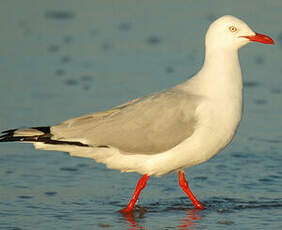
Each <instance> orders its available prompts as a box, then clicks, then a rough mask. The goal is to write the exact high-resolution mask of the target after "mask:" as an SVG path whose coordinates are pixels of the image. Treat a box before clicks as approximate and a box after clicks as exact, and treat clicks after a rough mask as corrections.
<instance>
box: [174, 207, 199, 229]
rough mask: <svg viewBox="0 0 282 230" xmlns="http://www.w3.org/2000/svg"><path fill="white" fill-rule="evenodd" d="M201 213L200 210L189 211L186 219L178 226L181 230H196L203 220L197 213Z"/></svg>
mask: <svg viewBox="0 0 282 230" xmlns="http://www.w3.org/2000/svg"><path fill="white" fill-rule="evenodd" d="M199 211H201V210H198V209H191V210H188V211H187V213H186V217H185V218H184V219H182V220H180V224H179V225H178V226H177V227H178V229H179V230H184V229H187V230H188V229H194V228H195V227H196V226H197V222H198V221H199V220H200V219H201V216H199V215H198V214H197V213H198V212H199Z"/></svg>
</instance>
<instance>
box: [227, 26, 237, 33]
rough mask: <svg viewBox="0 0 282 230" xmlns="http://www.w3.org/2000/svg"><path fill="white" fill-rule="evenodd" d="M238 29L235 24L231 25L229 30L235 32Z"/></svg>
mask: <svg viewBox="0 0 282 230" xmlns="http://www.w3.org/2000/svg"><path fill="white" fill-rule="evenodd" d="M237 30H238V29H237V28H236V27H235V26H229V31H230V32H232V33H234V32H236V31H237Z"/></svg>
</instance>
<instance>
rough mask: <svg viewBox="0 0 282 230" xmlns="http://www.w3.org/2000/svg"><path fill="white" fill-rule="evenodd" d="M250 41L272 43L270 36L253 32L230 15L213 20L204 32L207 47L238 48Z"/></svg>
mask: <svg viewBox="0 0 282 230" xmlns="http://www.w3.org/2000/svg"><path fill="white" fill-rule="evenodd" d="M250 41H255V42H260V43H265V44H274V41H273V40H272V39H271V38H270V37H268V36H266V35H263V34H258V33H255V32H254V31H253V30H252V29H251V28H250V27H249V26H248V25H247V24H246V23H245V22H243V21H242V20H240V19H238V18H236V17H233V16H231V15H225V16H223V17H220V18H219V19H217V20H216V21H214V22H213V23H212V24H211V25H210V27H209V29H208V31H207V34H206V48H207V49H218V48H219V49H232V50H238V49H239V48H240V47H242V46H244V45H246V44H248V43H249V42H250Z"/></svg>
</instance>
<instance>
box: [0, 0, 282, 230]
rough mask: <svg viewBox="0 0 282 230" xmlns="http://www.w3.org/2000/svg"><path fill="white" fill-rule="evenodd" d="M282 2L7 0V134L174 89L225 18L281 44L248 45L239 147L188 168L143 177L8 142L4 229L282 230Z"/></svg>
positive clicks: (1, 151)
mask: <svg viewBox="0 0 282 230" xmlns="http://www.w3.org/2000/svg"><path fill="white" fill-rule="evenodd" d="M281 10H282V3H281V2H280V1H268V2H267V5H266V3H265V1H256V4H255V5H254V4H253V1H236V3H235V1H210V2H209V3H207V2H202V1H198V2H193V4H192V3H191V2H188V1H180V0H177V1H166V0H164V1H149V0H148V1H147V0H146V1H132V0H131V1H129V0H128V1H127V0H123V1H110V0H109V1H90V0H89V1H80V2H78V1H74V0H73V1H70V0H68V1H60V2H58V1H55V0H51V1H31V0H26V1H17V0H11V1H6V3H5V4H2V5H1V8H0V28H1V36H0V42H1V46H0V74H1V84H0V106H1V110H0V130H5V129H9V128H17V127H29V126H38V125H48V124H54V123H58V122H60V121H62V120H65V119H67V118H70V117H74V116H79V115H82V114H85V113H89V112H94V111H98V110H101V109H108V108H110V107H112V106H114V105H118V104H119V103H122V102H124V101H126V100H129V99H132V98H135V97H139V96H143V95H145V94H147V93H150V92H154V91H158V90H161V89H165V88H168V87H171V86H173V85H175V84H178V83H179V82H181V81H183V80H184V79H186V78H187V77H189V76H191V75H192V74H193V73H195V72H196V71H197V70H198V69H199V68H200V66H201V64H202V61H203V52H204V50H203V42H204V33H205V30H206V29H207V27H208V24H209V23H210V22H211V21H212V20H214V18H217V17H219V16H222V15H224V14H232V15H234V16H238V17H241V18H242V19H244V20H245V21H246V22H247V23H248V24H249V25H250V26H251V27H252V28H253V29H254V30H255V31H257V32H261V33H266V34H268V35H269V36H271V37H272V38H273V39H274V40H275V42H276V45H275V46H266V45H260V44H250V45H249V46H248V47H245V48H243V49H242V50H241V51H240V57H241V64H242V69H243V73H244V83H245V91H244V92H245V95H244V97H245V104H244V118H243V121H242V123H241V125H240V128H239V131H238V133H237V135H236V137H235V139H234V140H233V142H232V144H231V145H229V146H228V147H227V148H226V149H225V150H223V151H222V152H221V153H220V154H219V155H217V156H216V157H214V158H213V159H211V160H210V161H208V162H206V163H204V164H201V165H198V166H195V167H193V168H189V169H187V170H186V174H187V177H188V181H189V183H190V187H191V189H192V191H193V192H194V193H195V195H196V196H197V198H198V199H199V200H200V201H201V202H202V203H203V204H204V205H205V206H206V209H205V210H203V211H197V210H194V208H193V206H192V204H191V202H190V201H189V200H188V198H187V197H186V195H185V194H184V193H183V192H182V191H181V189H180V188H179V186H178V182H177V176H176V174H171V175H167V176H165V177H161V178H150V179H149V181H148V183H147V187H146V188H145V189H144V190H143V191H142V194H141V196H140V200H139V202H138V206H137V208H136V211H135V212H134V213H133V215H129V216H124V215H122V214H120V213H119V212H117V210H119V209H121V208H122V207H124V206H125V205H126V204H127V202H128V200H129V199H130V195H131V194H132V192H133V190H134V187H135V185H136V183H137V181H138V179H139V178H140V175H137V174H134V173H132V174H121V173H119V172H117V171H113V170H108V169H106V168H105V167H104V166H103V165H100V164H97V163H95V162H94V161H92V160H89V159H81V158H74V157H73V158H71V157H69V156H68V155H67V154H64V153H60V152H45V151H38V150H34V149H33V147H32V146H31V145H28V144H17V143H2V144H1V145H0V229H51V228H52V229H54V230H55V229H142V228H144V229H281V227H282V221H281V216H282V195H281V188H282V168H281V163H282V152H281V147H282V135H281V118H282V117H281V112H282V109H281V108H282V100H281V97H282V87H281V73H282V69H281V60H282V53H281V51H282V35H281V34H282V29H281V28H282V27H281V21H282V14H281Z"/></svg>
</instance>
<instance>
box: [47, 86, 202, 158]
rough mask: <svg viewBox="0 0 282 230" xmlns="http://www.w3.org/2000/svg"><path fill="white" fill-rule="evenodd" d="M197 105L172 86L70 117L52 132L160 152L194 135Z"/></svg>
mask: <svg viewBox="0 0 282 230" xmlns="http://www.w3.org/2000/svg"><path fill="white" fill-rule="evenodd" d="M197 105H198V98H197V97H196V96H191V95H187V94H186V93H185V92H183V91H181V90H176V89H172V90H168V91H164V92H161V93H158V94H154V95H151V96H149V97H146V98H143V99H136V100H133V101H130V102H128V103H126V104H123V105H121V106H118V107H115V108H113V109H112V110H109V111H105V112H101V113H95V114H92V115H88V116H83V117H80V118H76V119H72V120H68V121H66V122H64V123H62V124H61V125H58V126H55V127H52V133H53V135H54V138H56V139H60V140H68V141H80V142H82V143H85V144H88V145H92V146H114V147H116V148H119V149H120V150H121V151H122V152H125V153H134V154H138V153H142V154H154V153H160V152H163V151H166V150H169V149H170V148H172V147H174V146H176V145H177V144H179V143H180V142H182V141H183V140H185V139H187V138H188V137H189V136H191V135H192V134H193V132H194V129H195V126H196V124H197V116H196V108H197Z"/></svg>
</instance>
